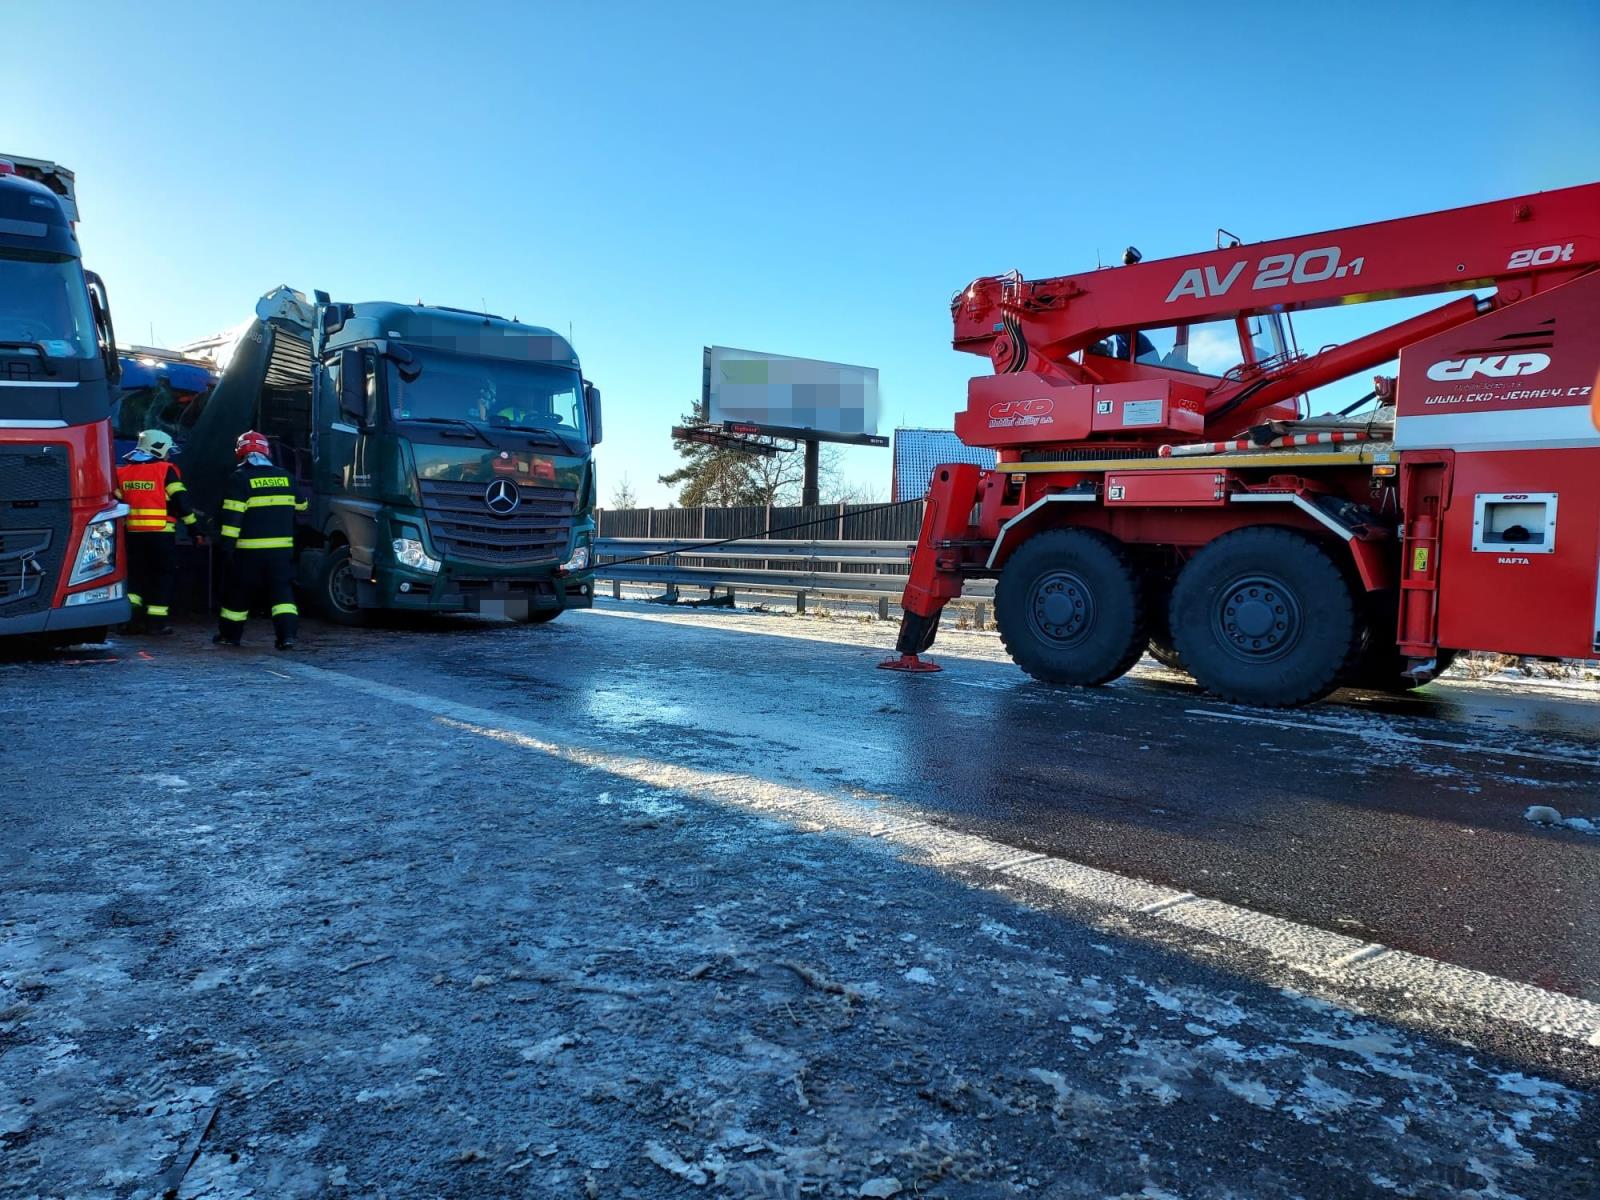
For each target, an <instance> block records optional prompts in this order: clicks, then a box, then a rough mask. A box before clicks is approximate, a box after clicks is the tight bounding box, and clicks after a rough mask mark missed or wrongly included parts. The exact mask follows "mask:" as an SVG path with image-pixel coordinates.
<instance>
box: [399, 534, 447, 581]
mask: <svg viewBox="0 0 1600 1200" xmlns="http://www.w3.org/2000/svg"><path fill="white" fill-rule="evenodd" d="M394 560H395V562H397V563H399V564H400V565H401V566H402V567H410V568H411V569H412V570H413V571H427V572H429V573H430V574H432V573H434V572H436V571H438V569H439V560H438V559H437V558H429V557H428V552H427V551H426V550H424V549H423V548H422V543H421V542H419V541H418V540H417V539H416V538H395V539H394Z"/></svg>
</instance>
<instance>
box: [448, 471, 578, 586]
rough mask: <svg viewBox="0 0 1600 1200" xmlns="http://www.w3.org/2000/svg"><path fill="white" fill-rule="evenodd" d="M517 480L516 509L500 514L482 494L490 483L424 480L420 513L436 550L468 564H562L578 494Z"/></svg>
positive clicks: (569, 489) (570, 490) (571, 490)
mask: <svg viewBox="0 0 1600 1200" xmlns="http://www.w3.org/2000/svg"><path fill="white" fill-rule="evenodd" d="M515 482H516V488H517V493H518V502H517V507H516V509H515V510H514V511H512V512H510V513H507V514H506V515H505V516H498V515H496V514H495V513H494V512H493V511H492V510H491V509H490V508H489V505H488V503H487V502H486V500H485V497H484V493H485V491H486V490H487V488H488V486H489V485H488V484H485V483H464V482H462V481H460V480H454V479H424V480H423V481H422V511H423V513H424V515H425V516H426V517H427V519H428V532H429V534H430V535H431V536H432V538H433V545H434V549H436V550H437V551H439V553H441V554H445V555H448V556H449V557H451V558H458V559H461V560H462V561H464V562H478V563H492V564H495V565H497V566H513V565H522V564H534V563H550V562H559V561H560V560H561V559H562V558H564V557H566V553H567V543H568V540H569V539H570V537H571V535H572V512H573V509H574V507H575V506H576V505H577V502H578V493H577V492H576V491H575V490H573V489H572V488H561V487H537V486H534V485H533V484H530V483H525V482H521V481H515Z"/></svg>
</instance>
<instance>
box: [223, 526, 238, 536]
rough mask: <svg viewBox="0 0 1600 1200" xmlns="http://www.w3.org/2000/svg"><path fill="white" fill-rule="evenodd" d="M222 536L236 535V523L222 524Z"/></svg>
mask: <svg viewBox="0 0 1600 1200" xmlns="http://www.w3.org/2000/svg"><path fill="white" fill-rule="evenodd" d="M222 536H223V537H238V536H239V527H238V526H237V525H224V526H223V527H222Z"/></svg>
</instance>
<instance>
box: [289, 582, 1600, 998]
mask: <svg viewBox="0 0 1600 1200" xmlns="http://www.w3.org/2000/svg"><path fill="white" fill-rule="evenodd" d="M841 631H843V632H845V633H847V634H848V640H844V641H841V640H839V638H840V636H841ZM774 632H779V633H782V634H786V635H797V636H781V637H775V636H771V634H772V633H774ZM548 634H549V636H547V637H543V638H536V637H532V636H528V635H527V633H526V632H525V631H520V630H515V629H509V628H499V629H496V628H492V627H489V628H485V627H476V628H475V627H473V626H471V625H459V624H456V625H450V624H447V625H444V626H442V627H440V626H435V627H432V628H429V627H423V628H421V629H417V628H408V629H398V630H395V629H391V630H384V631H367V633H366V634H365V636H361V637H356V638H348V637H345V636H343V635H340V634H332V635H322V634H316V635H314V637H313V641H312V642H311V643H309V644H308V653H307V654H306V655H303V656H302V660H303V661H315V662H320V663H325V664H327V665H330V666H337V667H338V668H339V669H341V670H352V671H357V672H360V673H362V674H364V675H366V676H368V677H371V678H375V679H382V680H388V681H395V682H404V683H406V684H407V685H409V686H415V687H417V688H420V689H423V690H425V691H427V692H429V693H430V694H434V695H439V696H443V697H447V698H450V699H452V700H457V701H466V702H477V703H487V704H490V705H492V706H502V705H503V706H506V707H507V708H508V709H510V710H511V711H534V710H536V711H538V712H539V713H540V714H541V718H542V719H545V720H548V721H550V722H551V723H552V725H553V726H556V727H560V728H564V729H567V730H582V731H584V732H585V733H586V735H588V736H597V737H599V738H601V739H602V740H608V741H609V742H610V743H611V744H614V745H617V746H624V747H631V748H642V749H645V750H647V751H649V752H650V753H653V754H658V755H662V756H664V757H667V758H669V759H672V760H674V761H683V762H693V763H695V764H697V765H701V766H705V767H709V768H713V769H718V768H728V769H733V770H738V771H740V772H745V773H749V774H753V775H756V776H759V777H761V778H766V779H771V780H776V781H786V782H793V783H802V784H809V785H816V784H818V783H819V782H827V783H828V784H830V785H831V786H834V787H839V788H845V789H857V790H859V791H862V792H865V793H869V794H873V795H880V796H891V797H895V798H899V799H902V800H905V801H908V802H911V803H914V804H916V805H918V806H919V807H920V808H922V809H924V810H926V811H930V812H933V813H936V814H939V815H940V816H941V817H942V819H944V820H946V821H948V822H949V823H950V824H951V825H952V826H955V827H959V828H962V829H967V830H972V831H976V832H980V833H983V834H985V835H987V836H989V837H992V838H994V839H996V840H999V841H1002V842H1005V843H1008V844H1011V845H1015V846H1017V847H1018V848H1019V849H1023V850H1032V851H1038V852H1042V853H1046V854H1051V855H1059V856H1062V857H1066V858H1069V859H1071V860H1073V861H1075V862H1080V863H1084V864H1088V865H1091V866H1096V867H1102V868H1105V869H1108V870H1113V871H1117V872H1119V873H1123V874H1128V875H1132V876H1134V877H1136V878H1140V879H1147V880H1151V881H1154V882H1159V883H1166V884H1171V885H1174V886H1177V887H1181V888H1184V889H1187V890H1190V891H1193V892H1195V893H1196V894H1198V895H1202V896H1208V897H1211V898H1214V899H1219V900H1226V901H1230V902H1233V903H1237V904H1241V905H1244V906H1246V907H1249V908H1252V909H1256V910H1259V911H1262V912H1267V913H1271V914H1273V915H1277V916H1283V917H1287V918H1290V919H1293V920H1297V921H1302V922H1305V923H1308V924H1311V925H1315V926H1318V927H1321V928H1325V929H1330V930H1334V931H1337V932H1342V933H1347V934H1350V935H1352V936H1357V937H1361V938H1364V939H1367V940H1370V941H1374V942H1380V943H1382V944H1384V945H1387V946H1392V947H1394V948H1396V949H1404V950H1410V951H1413V952H1415V953H1419V954H1424V955H1427V956H1429V957H1433V958H1439V959H1443V960H1445V961H1448V962H1452V963H1456V964H1459V965H1462V966H1466V967H1470V968H1473V969H1476V970H1481V971H1485V972H1488V973H1490V974H1494V975H1499V976H1504V977H1506V978H1510V979H1514V980H1518V981H1522V982H1527V983H1532V984H1535V985H1537V986H1539V987H1543V988H1547V989H1550V990H1553V991H1558V992H1562V993H1565V994H1569V995H1573V996H1578V997H1581V998H1585V999H1590V1000H1595V999H1600V924H1597V923H1596V922H1595V921H1594V919H1593V914H1594V913H1595V912H1596V911H1600V837H1595V836H1589V835H1585V834H1582V833H1578V832H1573V831H1568V830H1565V829H1558V830H1551V829H1548V828H1545V827H1541V826H1537V825H1534V824H1532V823H1530V822H1528V821H1526V820H1524V819H1523V814H1524V812H1525V811H1526V810H1527V808H1528V807H1529V806H1530V805H1535V804H1539V805H1549V806H1552V807H1554V808H1556V809H1557V810H1558V811H1560V812H1561V813H1562V814H1563V815H1566V816H1571V815H1588V816H1595V817H1600V702H1596V701H1591V700H1588V699H1585V698H1583V697H1581V696H1576V697H1575V696H1572V695H1570V694H1567V695H1563V694H1562V693H1560V692H1559V691H1552V692H1546V693H1542V694H1541V693H1539V692H1538V691H1537V690H1536V689H1532V688H1529V689H1524V690H1518V689H1512V688H1493V687H1471V686H1460V685H1452V684H1450V683H1448V682H1441V683H1437V684H1434V685H1431V686H1430V687H1429V688H1428V689H1426V690H1425V691H1424V692H1419V693H1414V694H1413V695H1411V696H1408V697H1405V698H1402V699H1396V698H1393V697H1377V696H1373V695H1368V694H1359V693H1351V692H1345V693H1340V694H1339V695H1338V696H1336V697H1335V698H1334V699H1333V701H1331V702H1329V703H1325V704H1323V705H1320V706H1317V707H1316V708H1313V709H1309V710H1305V711H1302V712H1288V713H1282V712H1264V711H1260V710H1252V709H1246V708H1236V707H1232V706H1228V705H1224V704H1221V703H1219V702H1216V701H1213V700H1211V699H1210V698H1209V697H1207V696H1205V694H1204V693H1202V692H1200V691H1199V690H1198V689H1196V688H1195V687H1194V686H1193V685H1192V684H1190V683H1189V682H1187V681H1186V680H1183V679H1181V678H1179V677H1177V676H1174V675H1172V674H1171V673H1169V672H1165V671H1162V670H1160V669H1158V668H1154V667H1153V666H1151V665H1149V664H1147V666H1146V668H1144V669H1141V670H1139V671H1138V672H1136V673H1135V674H1134V675H1131V676H1129V677H1127V678H1125V679H1124V680H1122V681H1120V682H1119V683H1117V684H1115V685H1113V686H1111V687H1107V688H1101V689H1096V690H1094V691H1087V692H1086V691H1062V690H1056V689H1052V688H1049V687H1046V686H1044V685H1041V684H1038V683H1035V682H1033V681H1031V680H1028V679H1027V678H1025V677H1024V676H1023V675H1022V674H1021V673H1020V671H1018V670H1017V669H1016V668H1015V667H1014V666H1012V665H1011V664H1010V663H1008V662H994V661H982V660H980V659H977V658H967V657H950V658H943V659H942V661H943V662H944V665H945V666H946V668H947V669H946V670H945V671H944V672H943V673H942V674H939V675H926V676H907V675H900V674H894V673H890V672H881V671H876V670H873V669H872V668H873V666H874V665H875V664H876V662H878V661H879V660H880V659H882V658H883V657H884V656H885V653H886V649H887V647H888V646H889V645H891V644H892V640H893V634H892V627H891V626H887V625H876V626H874V625H870V624H862V623H859V622H841V623H828V622H816V621H810V622H808V621H805V620H801V619H796V618H789V617H784V616H780V615H777V614H717V615H710V614H705V613H694V612H671V613H663V612H661V611H660V610H659V609H657V608H655V607H653V606H648V605H642V604H628V603H623V604H621V605H617V604H614V603H609V602H608V603H605V604H603V606H602V608H601V609H599V610H596V611H595V612H593V613H581V614H575V615H569V616H567V617H564V618H563V619H562V620H561V621H559V622H557V623H555V624H554V625H552V626H550V627H549V628H548ZM947 641H955V642H956V643H957V647H956V651H955V652H956V653H957V654H961V653H971V652H972V651H971V647H973V646H978V647H979V648H980V652H985V651H983V650H982V647H983V646H984V641H983V639H981V638H978V637H974V636H972V635H959V634H958V635H955V636H954V637H953V638H949V639H947ZM874 642H875V643H877V644H876V645H874V644H873V643H874ZM991 642H992V639H991ZM988 653H998V648H997V645H996V649H995V650H994V651H988ZM931 657H933V658H936V659H939V658H941V655H940V654H939V653H938V650H937V649H936V650H935V652H934V653H933V654H932V655H931Z"/></svg>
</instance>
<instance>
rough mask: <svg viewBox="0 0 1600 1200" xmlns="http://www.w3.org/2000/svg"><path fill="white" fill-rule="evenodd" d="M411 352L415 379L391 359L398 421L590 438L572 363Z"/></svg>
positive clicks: (391, 406) (391, 398) (393, 410)
mask: <svg viewBox="0 0 1600 1200" xmlns="http://www.w3.org/2000/svg"><path fill="white" fill-rule="evenodd" d="M413 353H414V354H415V356H416V360H417V364H418V365H419V366H420V367H421V368H422V373H421V374H420V375H418V376H417V378H416V379H413V380H411V381H409V382H408V381H406V380H404V379H402V378H401V377H400V372H399V370H398V369H397V368H396V366H395V364H393V363H390V364H389V380H388V382H389V411H390V414H391V415H392V416H393V417H394V418H395V420H397V421H425V420H429V419H433V420H439V419H444V420H450V421H470V422H471V423H472V424H474V425H479V426H487V427H489V428H514V429H536V430H548V431H550V432H551V433H553V434H556V435H559V436H561V437H564V438H577V439H580V440H586V439H587V433H586V431H585V429H584V417H583V381H582V379H581V378H580V377H579V374H578V371H577V370H576V369H575V368H573V367H559V366H555V365H552V364H549V363H528V362H512V361H507V360H505V359H491V358H467V357H463V356H459V355H454V354H441V353H438V352H437V351H429V350H416V351H414V352H413Z"/></svg>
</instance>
